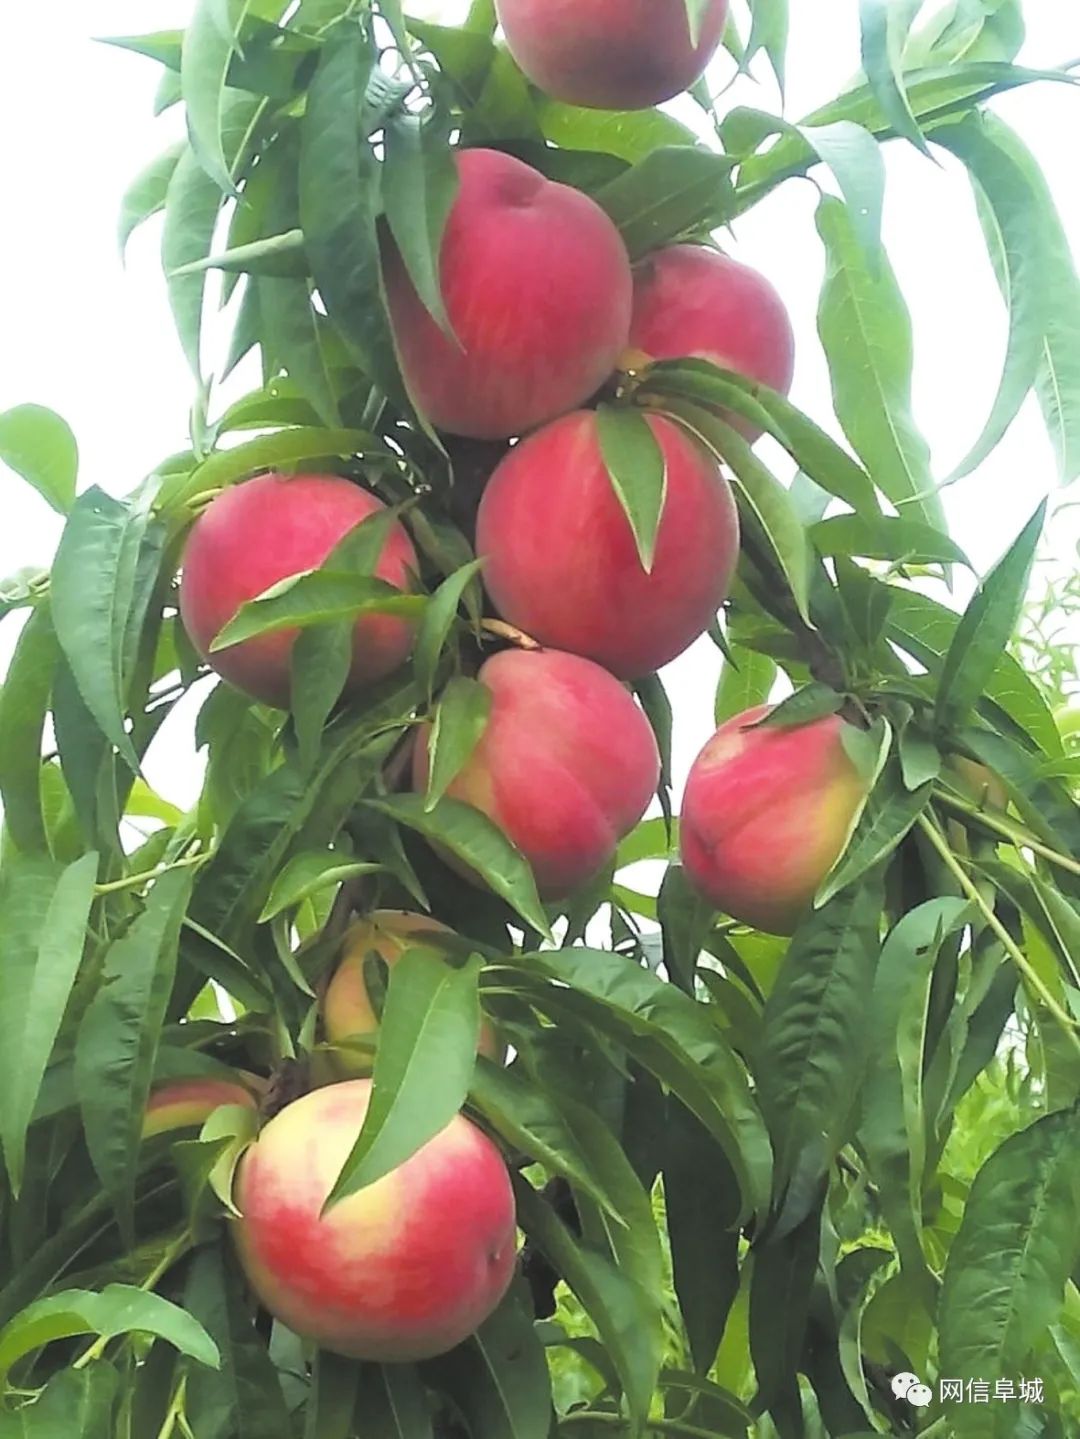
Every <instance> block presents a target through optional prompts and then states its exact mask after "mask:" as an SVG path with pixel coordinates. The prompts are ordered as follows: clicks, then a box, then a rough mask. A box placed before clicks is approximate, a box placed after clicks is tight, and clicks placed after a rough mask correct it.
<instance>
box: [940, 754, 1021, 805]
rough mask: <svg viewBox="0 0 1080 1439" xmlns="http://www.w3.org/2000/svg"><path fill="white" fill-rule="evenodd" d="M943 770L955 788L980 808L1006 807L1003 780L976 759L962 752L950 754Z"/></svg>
mask: <svg viewBox="0 0 1080 1439" xmlns="http://www.w3.org/2000/svg"><path fill="white" fill-rule="evenodd" d="M945 772H946V778H947V779H949V780H951V781H952V783H953V785H954V786H955V788H956V789H958V790H960V791H961V793H962V794H963V795H964V796H965V798H966V799H968V800H970V802H971V803H972V804H975V805H978V807H979V808H980V809H990V810H994V809H1001V810H1004V809H1008V807H1009V791H1008V789H1007V787H1006V785H1005V783H1004V781H1003V780H1001V779H1000V778H999V777H998V776H997V775H996V774H995V773H994V772H993V770H991V769H987V767H986V765H984V764H980V763H979V761H978V760H975V759H968V757H967V756H966V755H962V754H954V755H950V756H949V759H948V761H947V762H946V766H945Z"/></svg>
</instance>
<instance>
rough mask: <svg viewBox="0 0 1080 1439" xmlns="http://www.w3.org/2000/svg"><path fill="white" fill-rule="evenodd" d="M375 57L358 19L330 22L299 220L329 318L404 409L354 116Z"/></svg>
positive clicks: (311, 102)
mask: <svg viewBox="0 0 1080 1439" xmlns="http://www.w3.org/2000/svg"><path fill="white" fill-rule="evenodd" d="M376 64H377V56H376V53H375V51H374V50H373V48H372V46H371V44H370V42H369V40H368V39H367V38H366V36H365V34H364V32H363V31H362V30H361V29H360V28H359V27H353V26H340V27H338V28H337V29H336V30H334V31H333V32H332V33H331V35H330V36H329V38H328V39H327V41H326V43H325V44H324V46H323V51H322V56H321V58H320V60H319V67H318V69H317V70H316V72H315V78H314V79H313V80H312V82H311V88H310V90H309V91H308V99H307V110H306V112H305V115H304V119H303V121H302V123H301V130H300V222H301V226H302V228H303V231H304V238H305V240H306V242H307V250H308V256H309V258H310V260H311V266H312V273H313V275H314V278H315V283H316V286H317V287H318V290H319V294H320V295H321V296H322V299H323V303H324V304H325V306H326V310H327V313H328V315H329V316H330V319H331V320H332V321H333V323H334V324H335V325H336V326H337V327H338V328H339V330H340V331H341V334H342V336H343V337H344V339H345V341H346V343H347V344H348V346H349V348H350V350H351V351H352V352H353V354H354V355H355V356H356V358H357V360H358V361H359V363H360V364H361V366H362V367H363V369H364V372H365V373H366V374H367V375H369V376H370V377H371V379H372V380H374V381H375V383H376V384H377V385H378V386H379V388H380V389H381V390H382V391H383V393H384V394H385V395H386V396H387V397H388V398H389V399H390V400H392V401H393V402H394V403H395V404H396V405H397V406H398V407H399V408H401V409H404V410H408V408H409V406H408V400H407V396H406V394H405V387H404V384H403V382H402V379H401V374H400V371H399V369H398V365H397V359H396V352H395V349H394V340H393V335H392V332H391V329H390V321H389V318H388V314H387V308H386V295H385V290H384V287H383V280H382V269H381V264H380V259H379V237H378V231H377V228H376V221H377V218H378V213H379V180H378V166H377V163H376V160H375V156H374V154H373V153H372V150H371V147H370V146H369V144H368V142H367V140H366V138H365V137H364V136H363V135H362V134H361V130H360V126H359V125H358V123H357V117H358V116H360V115H361V114H362V110H363V105H364V95H365V91H366V88H367V84H368V79H369V77H370V76H371V74H372V71H373V70H374V69H375V67H376Z"/></svg>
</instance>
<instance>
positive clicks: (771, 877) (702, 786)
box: [680, 705, 866, 934]
mask: <svg viewBox="0 0 1080 1439" xmlns="http://www.w3.org/2000/svg"><path fill="white" fill-rule="evenodd" d="M768 712H769V706H768V705H761V706H759V707H757V708H756V709H751V710H747V711H746V712H745V714H741V715H736V716H735V718H734V719H730V720H728V721H727V723H726V724H723V725H721V726H720V728H719V729H718V730H717V732H716V734H715V735H714V736H713V737H712V739H711V740H710V741H709V742H708V744H707V745H706V746H705V748H704V749H703V750H702V751H701V753H700V754H699V755H698V757H697V759H696V760H695V761H694V764H693V767H692V768H691V770H690V777H689V779H688V781H687V785H686V793H685V795H684V798H683V806H682V819H681V824H680V845H681V850H682V862H683V864H684V866H685V867H686V872H687V874H688V876H689V877H690V880H691V881H692V883H693V884H694V886H695V887H696V888H697V889H698V890H699V891H700V892H701V894H703V895H704V896H705V898H706V899H708V900H710V901H711V902H712V903H713V904H714V905H716V907H717V909H719V910H722V911H723V912H724V913H725V914H729V915H731V916H732V918H733V919H737V920H739V921H741V922H742V923H743V924H749V925H752V926H753V927H754V928H755V929H760V930H764V931H765V933H766V934H792V933H793V932H794V931H795V929H796V928H797V926H798V925H799V923H800V921H801V920H802V919H803V918H804V917H805V915H806V914H807V912H808V911H809V909H810V906H811V903H812V901H813V898H814V895H815V894H816V893H817V891H818V889H819V888H820V887H821V883H822V881H823V880H824V878H825V876H826V875H827V874H828V873H829V870H830V869H832V867H833V865H834V864H835V863H836V861H837V860H838V859H839V857H840V855H841V853H842V852H843V849H844V845H845V844H846V842H847V837H848V834H849V833H850V830H851V826H852V824H853V822H854V820H855V817H856V815H857V813H858V811H859V808H860V806H861V804H862V802H863V800H864V798H865V796H866V781H865V779H864V778H863V776H862V775H861V774H860V772H859V769H858V768H857V766H856V765H855V763H854V762H853V760H852V759H851V758H850V757H849V755H848V753H847V750H846V749H845V747H844V734H845V731H846V730H849V729H852V727H851V726H849V725H848V724H847V723H846V721H845V720H843V719H841V718H840V716H839V715H827V716H826V717H825V718H824V719H818V720H813V721H812V722H811V723H810V724H805V725H800V726H799V727H798V728H793V727H792V728H784V729H768V728H766V729H760V728H758V729H753V728H749V726H752V725H754V724H755V723H756V721H758V720H760V719H762V718H763V717H764V716H765V715H766V714H768ZM852 732H853V733H855V731H854V730H853V729H852Z"/></svg>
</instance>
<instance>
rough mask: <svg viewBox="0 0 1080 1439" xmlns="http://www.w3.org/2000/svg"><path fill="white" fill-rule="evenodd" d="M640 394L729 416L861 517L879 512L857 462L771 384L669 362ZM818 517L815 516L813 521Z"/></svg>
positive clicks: (697, 364) (694, 363)
mask: <svg viewBox="0 0 1080 1439" xmlns="http://www.w3.org/2000/svg"><path fill="white" fill-rule="evenodd" d="M642 392H643V393H644V394H646V395H651V394H653V393H656V394H660V395H673V396H674V397H675V398H677V399H680V400H692V401H694V402H695V403H697V404H702V405H705V406H707V407H709V408H710V409H713V408H715V409H719V410H720V411H721V417H722V418H724V417H725V413H724V412H727V411H730V412H731V413H733V414H738V415H741V416H743V418H744V419H747V420H749V421H750V423H751V424H752V425H754V426H755V427H756V428H759V429H762V430H764V431H765V432H766V433H767V434H770V435H772V437H773V438H774V439H775V440H777V441H778V442H779V443H780V444H781V445H782V446H783V448H784V449H785V450H787V452H788V454H790V455H791V457H792V459H794V460H795V462H796V464H798V466H799V468H800V469H801V470H803V471H805V473H806V474H807V475H808V476H809V477H810V479H812V480H814V481H815V482H816V483H817V484H818V485H820V486H821V488H822V489H824V490H825V491H827V493H828V494H830V495H835V496H836V497H837V499H839V500H843V501H844V503H845V504H847V505H850V506H851V508H852V509H853V510H856V511H858V512H859V513H860V514H866V515H875V514H878V513H880V505H879V504H878V500H877V495H876V494H875V492H874V485H873V481H872V480H871V479H870V476H869V475H868V474H867V473H866V471H865V470H864V469H863V468H862V466H861V465H860V464H859V463H858V461H857V460H853V459H852V457H851V456H850V455H849V454H848V452H847V451H846V450H845V449H843V448H842V447H841V446H840V445H838V444H837V443H836V441H835V440H834V439H832V438H831V437H830V436H829V435H827V434H826V433H825V431H824V430H822V429H821V428H820V427H819V426H818V425H816V424H815V423H814V421H813V420H811V419H810V418H809V416H807V415H804V414H803V413H802V411H801V410H797V409H796V408H795V406H794V405H793V404H791V403H790V401H789V400H788V399H786V397H785V396H783V395H781V394H779V393H778V392H777V391H776V390H770V389H769V388H768V386H767V385H762V384H759V383H758V382H757V381H755V380H751V379H748V378H747V376H745V375H740V374H739V373H738V372H737V371H735V370H724V369H721V368H719V367H718V366H717V365H714V364H712V363H711V362H710V361H708V360H696V359H680V360H665V361H662V362H661V363H659V364H654V365H650V366H649V370H648V373H647V376H646V378H645V382H644V384H643V385H642ZM815 518H816V517H815Z"/></svg>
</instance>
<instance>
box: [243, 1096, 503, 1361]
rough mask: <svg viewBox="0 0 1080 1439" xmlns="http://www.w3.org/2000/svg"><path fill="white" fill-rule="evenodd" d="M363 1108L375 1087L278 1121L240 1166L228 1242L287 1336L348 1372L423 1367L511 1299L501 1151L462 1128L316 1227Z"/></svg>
mask: <svg viewBox="0 0 1080 1439" xmlns="http://www.w3.org/2000/svg"><path fill="white" fill-rule="evenodd" d="M370 1099H371V1081H370V1080H367V1079H354V1080H349V1081H348V1082H346V1083H344V1084H332V1085H329V1086H328V1087H327V1088H325V1089H316V1090H313V1091H312V1092H311V1093H310V1094H306V1095H305V1096H304V1097H303V1098H302V1099H298V1100H297V1101H296V1103H295V1104H290V1105H289V1106H288V1107H287V1108H286V1109H284V1110H282V1111H281V1113H280V1114H278V1115H277V1116H275V1118H273V1119H272V1120H271V1121H270V1122H269V1124H267V1126H266V1127H265V1129H263V1131H262V1133H261V1135H260V1136H259V1138H258V1140H257V1141H256V1143H255V1144H254V1145H252V1147H251V1148H250V1149H249V1150H248V1151H247V1153H246V1154H245V1155H244V1158H243V1159H242V1160H241V1163H240V1168H239V1171H238V1174H237V1182H236V1189H235V1195H234V1197H235V1201H236V1205H237V1208H238V1209H239V1211H240V1214H241V1215H242V1218H241V1219H240V1220H239V1221H238V1222H237V1223H236V1225H235V1228H234V1230H233V1233H234V1236H235V1239H236V1246H237V1251H238V1253H239V1256H240V1261H241V1263H242V1265H243V1267H244V1270H245V1272H246V1274H247V1277H248V1279H249V1281H250V1283H251V1286H252V1288H253V1289H254V1290H255V1293H256V1294H257V1295H258V1296H259V1298H260V1299H261V1300H262V1302H263V1304H265V1306H266V1308H267V1309H269V1311H270V1313H271V1314H273V1315H274V1316H275V1317H276V1318H277V1319H279V1320H281V1322H282V1323H283V1324H285V1325H287V1326H288V1328H289V1329H291V1330H292V1331H293V1332H294V1333H295V1334H298V1335H300V1336H301V1337H302V1338H304V1339H310V1340H312V1341H314V1342H315V1343H316V1344H318V1345H320V1346H321V1347H322V1348H324V1349H329V1350H331V1351H333V1352H334V1353H335V1354H343V1355H346V1356H347V1357H349V1358H353V1359H367V1360H377V1361H379V1362H383V1363H394V1362H399V1361H405V1360H415V1359H427V1358H431V1357H432V1356H433V1355H436V1354H442V1353H444V1352H445V1351H446V1350H448V1349H452V1348H453V1347H454V1346H455V1345H457V1344H459V1343H461V1341H462V1340H464V1339H466V1338H467V1337H468V1335H470V1334H471V1333H472V1332H473V1331H474V1330H475V1329H476V1328H477V1327H478V1326H479V1325H480V1324H482V1323H483V1322H484V1320H485V1319H486V1318H487V1317H488V1316H489V1315H490V1314H491V1313H492V1311H493V1310H494V1309H495V1308H496V1307H497V1305H498V1304H499V1301H500V1300H501V1299H502V1297H503V1295H504V1294H505V1293H506V1290H507V1288H508V1286H509V1284H510V1280H511V1278H512V1276H513V1270H514V1261H515V1248H516V1229H515V1220H514V1197H513V1191H512V1189H511V1187H510V1178H509V1175H508V1174H507V1171H506V1165H505V1164H504V1162H503V1159H502V1156H501V1154H500V1153H499V1150H498V1149H497V1147H496V1146H495V1145H494V1144H493V1143H492V1141H491V1140H490V1139H488V1137H487V1136H486V1135H485V1134H483V1133H482V1132H481V1131H480V1130H479V1129H477V1127H476V1126H475V1125H474V1124H470V1123H469V1121H468V1120H467V1119H464V1118H463V1117H462V1116H461V1115H457V1116H455V1117H454V1118H453V1119H452V1120H451V1121H450V1123H449V1124H448V1125H447V1126H446V1128H445V1129H444V1130H442V1132H441V1133H440V1134H438V1135H436V1137H435V1138H434V1139H431V1140H429V1141H428V1142H427V1144H425V1145H424V1146H423V1147H422V1148H421V1149H419V1150H418V1151H417V1153H415V1154H414V1155H413V1156H412V1157H411V1158H410V1159H407V1160H406V1161H405V1163H404V1164H402V1165H399V1166H398V1168H397V1169H394V1170H392V1171H391V1172H390V1173H389V1174H387V1175H384V1176H383V1178H382V1179H378V1180H376V1181H375V1183H374V1184H371V1185H368V1186H367V1188H365V1189H362V1190H360V1191H359V1192H358V1193H357V1194H353V1195H350V1196H349V1198H347V1199H343V1200H342V1201H341V1202H340V1203H339V1204H336V1205H335V1206H334V1207H333V1208H332V1209H330V1210H328V1211H327V1213H326V1214H323V1213H322V1209H323V1205H324V1203H325V1202H326V1200H327V1198H328V1196H329V1194H330V1191H331V1189H332V1188H333V1186H334V1183H335V1182H336V1180H337V1177H338V1175H339V1173H340V1172H341V1169H342V1167H343V1165H344V1163H345V1161H346V1159H347V1158H348V1156H349V1154H350V1152H351V1150H352V1147H353V1144H354V1143H355V1141H356V1137H357V1135H358V1134H359V1133H360V1128H361V1125H362V1124H363V1121H364V1116H365V1115H366V1113H367V1109H368V1104H369V1102H370Z"/></svg>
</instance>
